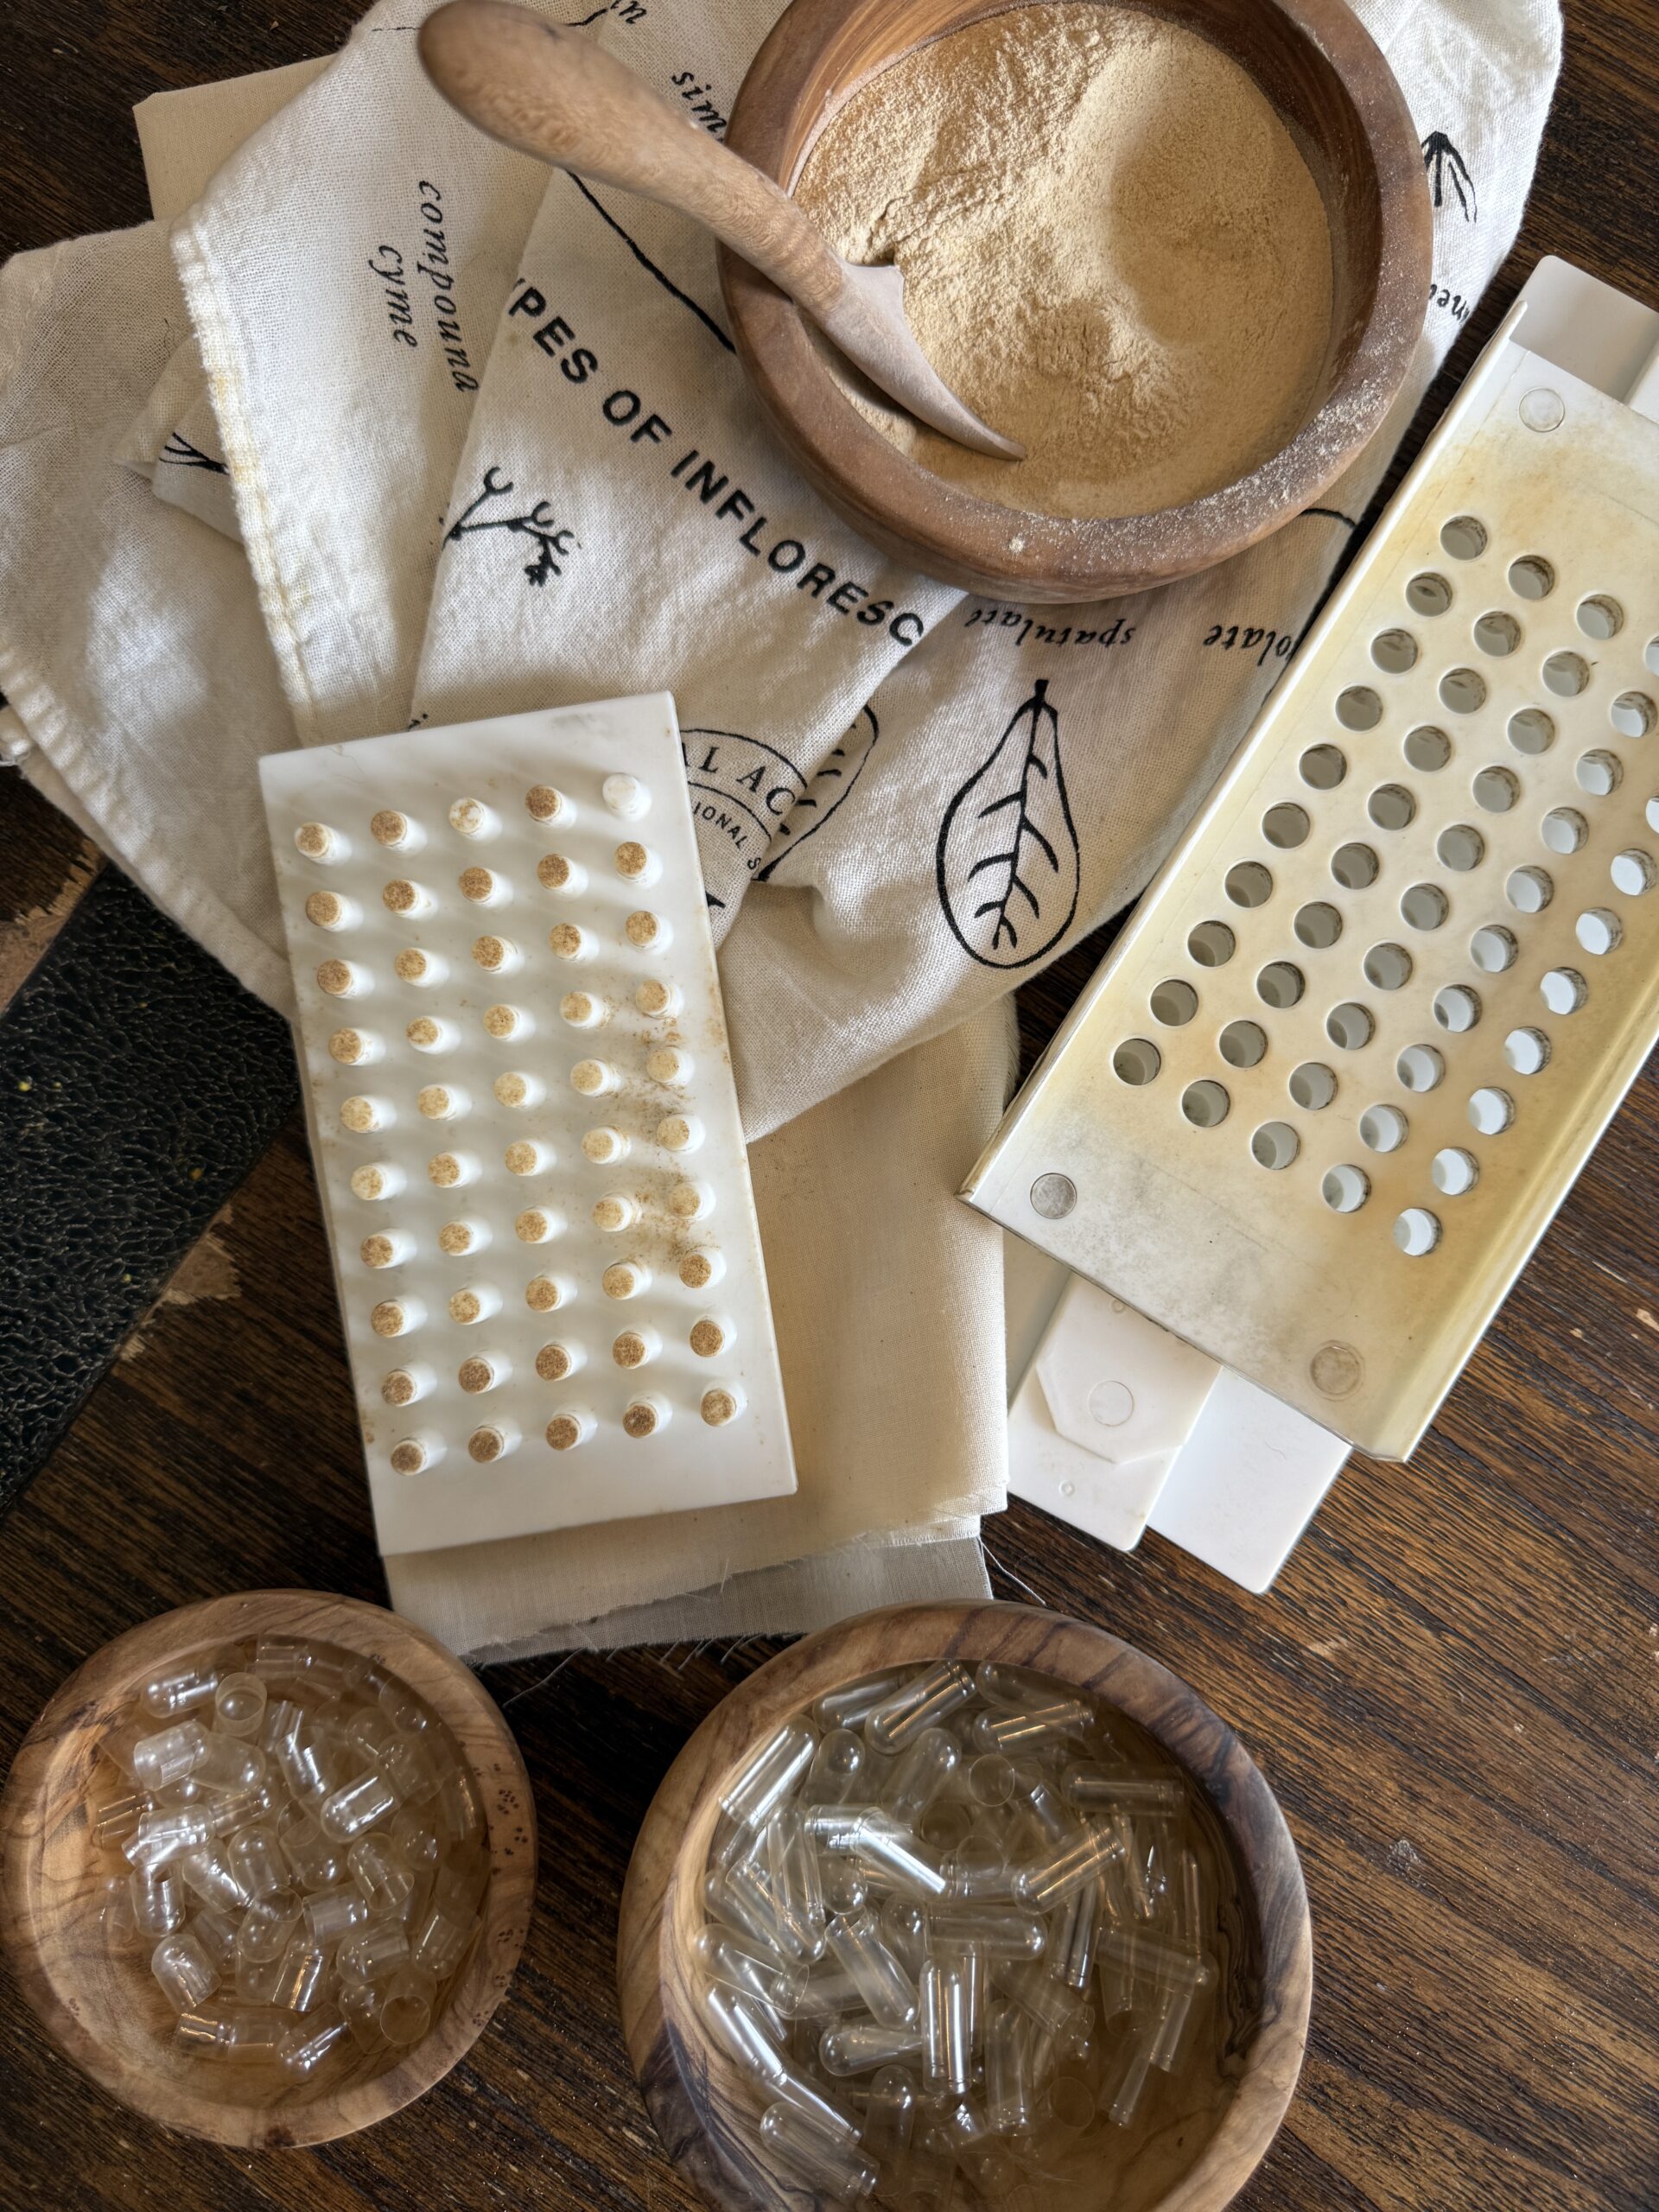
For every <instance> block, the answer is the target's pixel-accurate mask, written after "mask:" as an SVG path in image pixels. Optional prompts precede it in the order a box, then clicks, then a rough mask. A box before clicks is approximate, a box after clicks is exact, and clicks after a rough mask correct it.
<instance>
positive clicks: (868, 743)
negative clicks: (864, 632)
mask: <svg viewBox="0 0 1659 2212" xmlns="http://www.w3.org/2000/svg"><path fill="white" fill-rule="evenodd" d="M880 734H881V725H880V723H879V722H878V721H876V718H875V716H874V715H873V714H872V713H871V711H870V709H868V707H861V708H860V709H859V711H858V714H857V715H856V717H855V720H854V722H853V726H852V728H850V729H849V731H848V733H847V734H846V736H845V737H843V738H842V741H841V743H840V744H839V745H838V746H836V749H835V751H834V752H833V753H830V754H829V758H828V759H827V760H824V761H823V763H822V765H821V766H819V768H818V769H817V772H816V774H815V775H814V776H813V778H812V780H811V782H810V784H809V785H807V787H806V789H805V790H804V791H803V792H802V793H801V795H800V797H799V798H798V799H797V800H796V801H795V804H793V805H792V806H791V808H790V810H789V812H788V813H787V814H786V815H785V817H784V819H783V821H782V822H781V823H779V825H778V829H777V832H776V834H775V835H774V836H773V838H772V843H771V846H770V847H769V848H768V851H767V856H766V865H765V866H764V867H763V868H758V869H757V870H756V871H755V878H754V880H755V881H756V882H757V883H768V882H770V881H771V880H772V871H773V870H774V869H775V868H777V867H778V866H779V864H780V862H782V861H786V860H787V859H788V858H789V856H790V855H791V853H792V852H793V851H794V850H795V848H796V847H797V846H798V845H801V844H804V843H805V842H806V840H807V839H808V838H809V837H810V836H812V834H813V832H814V831H815V830H817V829H823V825H824V823H826V822H827V821H828V820H829V817H830V816H831V815H832V814H833V813H834V812H835V810H836V808H837V807H838V806H840V805H841V804H842V802H843V801H844V800H846V799H848V798H850V797H851V796H852V789H853V785H855V783H856V782H857V781H858V779H859V778H860V777H861V775H862V774H863V772H864V763H865V762H866V761H867V760H868V759H869V757H870V754H871V753H872V752H873V751H874V747H875V741H876V739H877V738H878V737H880Z"/></svg>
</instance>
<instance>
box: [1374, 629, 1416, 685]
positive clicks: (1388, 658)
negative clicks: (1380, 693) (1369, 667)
mask: <svg viewBox="0 0 1659 2212" xmlns="http://www.w3.org/2000/svg"><path fill="white" fill-rule="evenodd" d="M1371 658H1372V659H1373V660H1374V661H1375V662H1376V664H1377V666H1378V667H1379V668H1380V669H1381V670H1382V671H1383V674H1384V675H1385V676H1403V675H1404V674H1405V672H1406V671H1407V670H1408V668H1415V666H1416V665H1417V640H1416V639H1415V638H1414V637H1413V636H1412V634H1411V632H1410V631H1409V630H1379V631H1378V632H1377V634H1376V637H1374V638H1373V639H1371Z"/></svg>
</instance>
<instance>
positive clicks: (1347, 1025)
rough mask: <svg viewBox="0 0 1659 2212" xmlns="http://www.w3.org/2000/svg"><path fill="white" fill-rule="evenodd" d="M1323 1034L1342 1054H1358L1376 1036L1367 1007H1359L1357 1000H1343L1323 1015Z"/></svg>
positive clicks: (1374, 1023)
mask: <svg viewBox="0 0 1659 2212" xmlns="http://www.w3.org/2000/svg"><path fill="white" fill-rule="evenodd" d="M1325 1035H1326V1036H1327V1037H1328V1038H1329V1039H1331V1042H1332V1044H1333V1045H1336V1046H1339V1047H1340V1048H1341V1050H1342V1051H1343V1052H1363V1050H1364V1048H1365V1046H1367V1045H1369V1044H1370V1041H1371V1039H1372V1038H1373V1037H1374V1036H1375V1035H1376V1022H1375V1020H1373V1019H1372V1017H1371V1012H1370V1007H1363V1006H1361V1005H1360V1004H1359V1002H1358V1001H1357V999H1344V1001H1343V1002H1342V1004H1341V1005H1340V1006H1333V1007H1332V1009H1331V1011H1330V1013H1329V1014H1326V1015H1325Z"/></svg>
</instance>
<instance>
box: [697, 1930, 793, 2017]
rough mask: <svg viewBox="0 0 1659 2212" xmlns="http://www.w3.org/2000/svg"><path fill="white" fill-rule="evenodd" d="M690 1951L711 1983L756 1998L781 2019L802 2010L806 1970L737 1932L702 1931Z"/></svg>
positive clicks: (698, 1932)
mask: <svg viewBox="0 0 1659 2212" xmlns="http://www.w3.org/2000/svg"><path fill="white" fill-rule="evenodd" d="M691 1949H692V1955H693V1956H694V1957H695V1958H696V1962H697V1964H698V1966H699V1967H701V1968H702V1971H703V1973H704V1974H707V1975H708V1977H709V1980H710V1981H715V1982H719V1983H721V1984H722V1985H723V1986H725V1987H726V1988H728V1989H734V1990H736V1991H737V1992H738V1993H740V1994H741V1995H742V1996H745V1997H751V1998H753V1999H754V2001H755V2003H756V2004H758V2005H765V2006H766V2009H767V2010H768V2012H772V2013H774V2014H776V2015H778V2016H779V2018H785V2019H787V2018H792V2017H793V2015H794V2014H795V2013H796V2012H798V2010H799V2009H800V2006H801V2004H802V2000H803V1999H804V1997H805V1994H806V1989H807V1969H806V1968H805V1967H803V1966H798V1965H793V1964H791V1962H790V1961H788V1960H785V1959H780V1958H779V1955H778V1954H777V1953H776V1952H775V1951H773V1950H772V1949H770V1948H768V1947H766V1945H763V1944H760V1943H757V1942H753V1940H746V1939H745V1938H744V1937H743V1936H740V1935H738V1934H737V1933H736V1931H735V1930H734V1929H721V1928H700V1929H698V1930H697V1933H696V1937H695V1938H694V1940H693V1942H692V1946H691Z"/></svg>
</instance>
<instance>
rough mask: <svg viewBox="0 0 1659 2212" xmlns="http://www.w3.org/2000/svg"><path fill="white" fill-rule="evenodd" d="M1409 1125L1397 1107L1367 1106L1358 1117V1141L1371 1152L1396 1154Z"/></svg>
mask: <svg viewBox="0 0 1659 2212" xmlns="http://www.w3.org/2000/svg"><path fill="white" fill-rule="evenodd" d="M1409 1135H1411V1124H1410V1122H1408V1121H1407V1119H1406V1117H1405V1116H1404V1115H1403V1114H1402V1112H1401V1111H1400V1109H1399V1108H1398V1107H1397V1106H1368V1107H1367V1108H1366V1109H1365V1111H1364V1112H1363V1114H1362V1115H1361V1116H1360V1117H1359V1139H1360V1142H1361V1143H1362V1144H1366V1145H1369V1146H1370V1148H1371V1150H1372V1151H1373V1152H1398V1151H1399V1149H1400V1147H1401V1146H1402V1144H1404V1142H1405V1141H1406V1139H1407V1138H1408V1136H1409Z"/></svg>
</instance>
